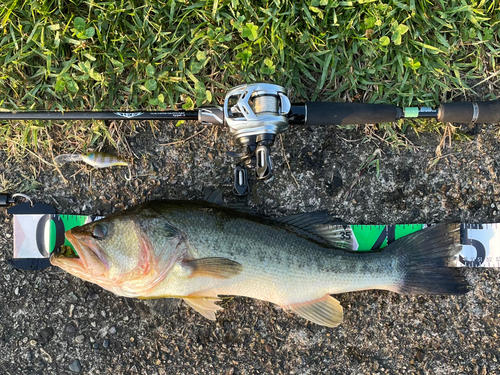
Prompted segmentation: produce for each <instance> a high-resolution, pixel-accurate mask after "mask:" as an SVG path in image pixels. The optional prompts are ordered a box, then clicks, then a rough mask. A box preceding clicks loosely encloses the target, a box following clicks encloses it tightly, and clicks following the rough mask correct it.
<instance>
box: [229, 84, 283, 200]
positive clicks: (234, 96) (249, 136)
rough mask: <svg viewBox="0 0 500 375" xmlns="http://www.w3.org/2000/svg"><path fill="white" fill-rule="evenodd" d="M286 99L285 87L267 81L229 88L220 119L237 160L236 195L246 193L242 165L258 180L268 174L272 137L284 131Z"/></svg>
mask: <svg viewBox="0 0 500 375" xmlns="http://www.w3.org/2000/svg"><path fill="white" fill-rule="evenodd" d="M290 110H291V103H290V100H289V99H288V98H287V97H286V95H285V88H284V87H282V86H278V85H274V84H270V83H254V84H247V85H241V86H237V87H235V88H233V89H232V90H231V91H229V92H228V93H227V95H226V98H225V100H224V120H225V123H226V124H227V125H228V126H229V129H230V131H231V133H233V137H234V139H235V140H236V142H237V143H238V144H239V145H240V147H241V149H240V152H239V153H235V152H233V153H230V155H231V156H234V157H238V158H239V159H240V161H239V163H238V165H237V167H236V170H235V181H234V190H235V193H236V194H238V195H244V194H246V193H248V178H247V173H246V169H245V168H244V167H246V168H249V169H254V170H255V175H256V177H257V178H258V179H259V180H267V179H270V178H271V177H272V175H273V174H272V173H273V165H272V160H271V147H272V146H273V144H274V140H275V139H276V136H277V135H278V134H280V133H283V132H285V131H286V130H288V114H289V112H290Z"/></svg>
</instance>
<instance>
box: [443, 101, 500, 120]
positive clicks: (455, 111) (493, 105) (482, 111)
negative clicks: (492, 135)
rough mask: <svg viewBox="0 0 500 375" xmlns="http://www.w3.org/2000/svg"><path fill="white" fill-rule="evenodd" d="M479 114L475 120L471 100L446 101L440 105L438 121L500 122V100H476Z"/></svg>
mask: <svg viewBox="0 0 500 375" xmlns="http://www.w3.org/2000/svg"><path fill="white" fill-rule="evenodd" d="M475 104H476V105H477V114H476V117H477V119H476V121H473V120H474V104H473V103H470V102H456V103H445V104H441V105H440V106H439V112H438V121H441V122H455V123H462V124H463V123H471V122H475V123H478V124H498V123H500V100H491V101H487V102H476V103H475Z"/></svg>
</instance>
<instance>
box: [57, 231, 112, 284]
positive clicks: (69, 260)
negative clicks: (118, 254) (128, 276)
mask: <svg viewBox="0 0 500 375" xmlns="http://www.w3.org/2000/svg"><path fill="white" fill-rule="evenodd" d="M65 235H66V239H67V240H68V241H69V243H70V244H71V246H72V247H71V246H67V245H63V246H61V251H60V252H55V253H52V255H51V257H50V263H51V264H52V265H54V266H57V267H60V268H62V269H63V270H65V271H67V272H69V273H71V274H73V275H75V276H78V277H81V278H83V279H88V278H89V277H92V276H94V277H95V276H100V275H102V274H103V273H104V272H105V271H106V270H107V269H108V268H109V267H108V263H107V262H106V259H105V258H104V256H103V255H102V253H101V252H100V251H99V250H98V249H96V247H95V246H94V245H92V244H91V243H88V242H87V241H85V238H80V239H79V238H77V236H75V234H74V233H72V230H68V231H67V232H66V233H65ZM78 237H80V236H78Z"/></svg>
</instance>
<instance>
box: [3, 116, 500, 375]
mask: <svg viewBox="0 0 500 375" xmlns="http://www.w3.org/2000/svg"><path fill="white" fill-rule="evenodd" d="M119 126H123V124H121V125H120V124H119ZM202 129H203V127H202V126H197V125H194V124H185V125H183V126H182V127H175V126H173V125H172V124H169V123H161V124H158V127H157V129H156V130H155V131H154V133H153V132H152V130H151V127H150V126H149V124H145V125H144V126H139V127H138V128H137V130H136V131H133V132H132V131H131V132H129V133H128V136H127V137H126V138H124V140H123V141H122V142H121V143H120V145H119V146H120V150H121V152H122V155H123V156H126V157H128V158H129V159H130V160H133V166H132V175H133V180H132V181H131V182H127V181H126V180H125V178H124V176H125V175H126V170H124V169H120V168H114V169H107V170H95V169H92V168H91V167H87V166H83V165H81V164H71V165H66V166H64V167H62V168H61V173H62V175H63V176H64V177H65V179H66V180H67V182H65V181H64V180H63V178H62V177H61V175H60V174H59V173H58V172H57V171H56V170H54V169H53V168H51V167H50V166H47V165H46V164H44V163H43V162H41V161H40V159H39V158H37V157H34V156H33V155H31V154H29V155H27V157H26V160H25V161H24V162H16V161H14V160H12V159H7V157H6V154H4V153H0V175H1V176H2V181H3V182H2V183H3V184H4V185H6V184H7V183H8V184H9V185H10V186H11V187H12V191H10V192H11V193H13V192H24V193H27V194H28V195H30V196H32V198H33V199H34V200H35V201H37V202H43V203H46V204H49V205H51V206H53V207H55V208H56V209H57V211H58V212H59V213H68V214H71V213H76V214H94V215H95V214H100V215H106V214H109V213H111V212H115V211H118V210H121V209H123V208H125V207H130V206H132V205H135V204H139V203H141V202H143V201H146V200H152V199H159V198H167V199H168V198H171V199H174V198H175V199H181V198H182V199H200V198H202V197H203V196H204V195H205V193H206V191H207V190H208V189H212V188H220V187H222V188H225V189H226V191H227V192H228V193H227V197H228V199H229V200H232V201H237V200H238V198H236V197H233V196H231V193H230V189H231V178H232V173H233V169H232V168H233V165H234V160H232V159H231V158H230V157H229V156H227V155H226V154H225V152H226V151H227V150H231V149H233V148H232V146H231V138H230V135H229V133H228V132H227V130H226V129H224V128H215V129H212V128H207V129H205V130H204V131H202V132H201V133H200V134H198V135H196V136H194V137H192V138H190V139H189V140H187V141H186V142H179V143H176V144H170V145H167V146H162V145H161V144H167V143H170V142H176V141H179V140H185V139H188V138H189V137H191V136H193V135H194V134H196V133H197V132H200V131H201V130H202ZM366 129H367V128H353V129H350V130H347V129H346V130H339V129H336V128H333V127H332V128H328V127H325V128H316V129H306V128H297V127H295V128H292V129H291V130H290V131H289V132H288V133H286V134H285V135H284V136H283V137H282V139H280V140H279V141H278V142H277V144H276V146H275V150H274V151H273V160H274V166H275V176H276V177H275V179H274V180H273V181H271V182H268V183H263V182H259V183H254V184H253V185H252V190H251V193H250V195H249V196H248V197H247V198H245V199H243V201H244V202H246V203H247V204H248V205H249V206H251V207H252V208H253V209H254V210H255V211H256V212H258V213H259V214H262V215H267V216H282V215H285V214H292V213H299V212H306V211H314V210H324V209H328V210H330V211H332V213H333V215H334V216H336V217H340V218H342V219H343V220H344V221H346V222H349V223H358V224H393V223H437V222H442V221H445V220H448V221H449V220H451V221H458V222H475V223H488V222H497V221H498V215H499V213H498V209H497V205H498V204H499V194H500V188H499V181H498V174H499V173H500V165H499V162H498V160H500V147H499V140H498V139H499V138H498V128H497V127H494V126H483V127H477V126H476V127H475V128H472V129H465V131H468V132H469V136H470V140H467V141H462V142H458V141H453V142H452V145H451V147H449V146H447V145H446V146H445V147H443V148H442V150H441V152H442V157H441V158H440V159H439V160H436V159H435V156H436V148H437V147H438V145H439V144H440V142H441V141H442V138H441V136H440V135H438V134H421V135H417V134H415V133H414V132H413V130H411V128H410V129H409V130H408V132H407V134H406V137H407V141H408V142H409V143H408V144H410V147H407V148H399V149H394V148H393V147H392V146H391V145H390V144H389V143H388V142H384V141H381V140H380V139H379V138H378V137H382V138H383V134H379V133H373V134H371V133H366V132H365V130H366ZM377 136H378V137H377ZM446 144H447V143H446ZM377 150H380V156H379V157H378V159H379V176H378V177H377V171H376V168H371V169H369V170H368V171H366V172H365V173H363V174H361V176H360V168H361V167H362V166H363V164H364V163H365V162H366V160H368V158H369V157H370V156H371V155H373V153H374V152H375V151H377ZM55 151H56V152H58V151H59V152H60V153H64V150H57V149H56V150H55ZM103 151H112V150H111V149H108V150H106V149H104V150H103ZM40 157H42V158H46V159H47V160H49V161H50V159H49V158H50V157H49V156H48V155H40ZM0 233H2V235H1V236H0V373H2V374H66V373H75V372H77V371H79V372H80V373H84V374H108V373H115V374H135V373H137V374H385V373H389V374H498V373H500V369H499V361H500V354H499V350H498V339H499V337H498V333H499V324H500V323H499V321H500V302H499V300H500V298H499V297H500V291H499V288H498V282H497V278H498V270H496V269H464V270H463V272H464V274H465V276H466V277H467V279H468V280H469V282H470V283H471V285H472V286H473V288H472V290H471V292H469V293H468V294H467V295H464V296H459V297H442V296H432V297H430V296H400V295H397V294H394V293H390V292H383V291H367V292H356V293H346V294H342V295H338V296H335V297H336V298H337V299H338V300H339V301H340V303H341V304H342V305H343V307H344V311H345V322H344V323H343V324H342V325H340V326H339V327H337V328H333V329H332V328H325V327H321V326H317V325H314V324H311V323H308V322H306V321H305V320H304V319H302V318H300V317H297V316H295V315H293V314H291V313H287V312H285V311H283V310H282V309H281V308H279V307H276V306H274V305H272V304H270V303H267V302H262V301H257V300H250V299H246V298H241V297H236V298H227V299H225V300H224V302H223V306H224V311H222V312H220V313H219V314H218V318H217V321H216V322H211V321H208V320H206V319H205V318H203V317H202V316H201V315H199V314H198V313H196V312H195V311H193V310H192V309H190V308H189V307H188V306H186V305H185V304H184V303H183V302H180V301H178V300H162V301H156V302H148V303H144V302H143V301H139V300H131V299H125V298H122V297H118V296H115V295H113V294H111V293H109V292H107V291H104V290H102V289H100V288H99V287H97V286H95V285H92V284H90V283H88V282H84V281H82V280H79V279H77V278H75V277H73V276H71V275H69V274H66V273H64V272H62V271H61V270H59V269H56V268H53V267H52V268H48V269H46V270H43V271H36V272H28V271H19V270H16V269H14V268H12V267H11V266H10V265H9V264H8V263H7V260H8V259H9V258H11V257H12V246H13V243H12V241H13V238H12V219H11V217H9V216H8V215H7V213H6V210H5V209H0ZM269 246H272V244H269Z"/></svg>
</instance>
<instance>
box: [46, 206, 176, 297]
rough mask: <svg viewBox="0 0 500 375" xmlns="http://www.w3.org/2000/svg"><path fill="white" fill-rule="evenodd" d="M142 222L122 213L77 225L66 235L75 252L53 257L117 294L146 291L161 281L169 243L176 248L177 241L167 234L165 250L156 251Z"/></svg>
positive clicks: (82, 276)
mask: <svg viewBox="0 0 500 375" xmlns="http://www.w3.org/2000/svg"><path fill="white" fill-rule="evenodd" d="M142 224H143V223H140V222H138V221H137V220H135V219H134V218H133V217H130V216H123V215H122V216H113V217H109V218H105V219H101V220H98V221H95V222H92V223H89V224H85V225H83V226H80V227H75V228H73V229H71V230H68V231H67V232H66V238H67V240H68V241H69V242H70V243H71V245H72V246H73V248H74V250H75V251H76V254H74V253H72V252H70V251H62V252H60V253H54V254H53V255H52V256H51V258H50V261H51V263H52V264H53V265H55V266H58V267H60V268H62V269H63V270H65V271H67V272H68V273H70V274H72V275H74V276H76V277H79V278H81V279H84V280H87V281H90V282H92V283H95V284H98V285H100V286H101V287H103V288H104V289H107V290H111V291H113V292H114V293H116V294H119V295H124V296H130V297H135V296H138V295H143V294H144V291H145V290H146V289H148V288H151V286H153V284H155V283H156V282H158V280H159V277H160V275H161V274H162V272H161V269H160V268H165V267H164V266H165V261H167V263H168V259H169V258H170V256H169V251H168V250H169V246H172V247H173V248H172V250H175V249H176V248H177V247H178V241H177V240H176V237H175V236H174V235H171V236H170V237H168V236H166V238H167V242H165V243H163V244H162V245H163V250H165V251H163V252H162V253H161V254H158V253H155V246H154V245H153V244H152V241H151V236H148V233H147V231H146V230H145V229H144V226H143V225H142ZM168 240H169V241H168ZM163 257H165V258H167V259H166V260H165V259H163ZM163 273H164V272H163Z"/></svg>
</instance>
